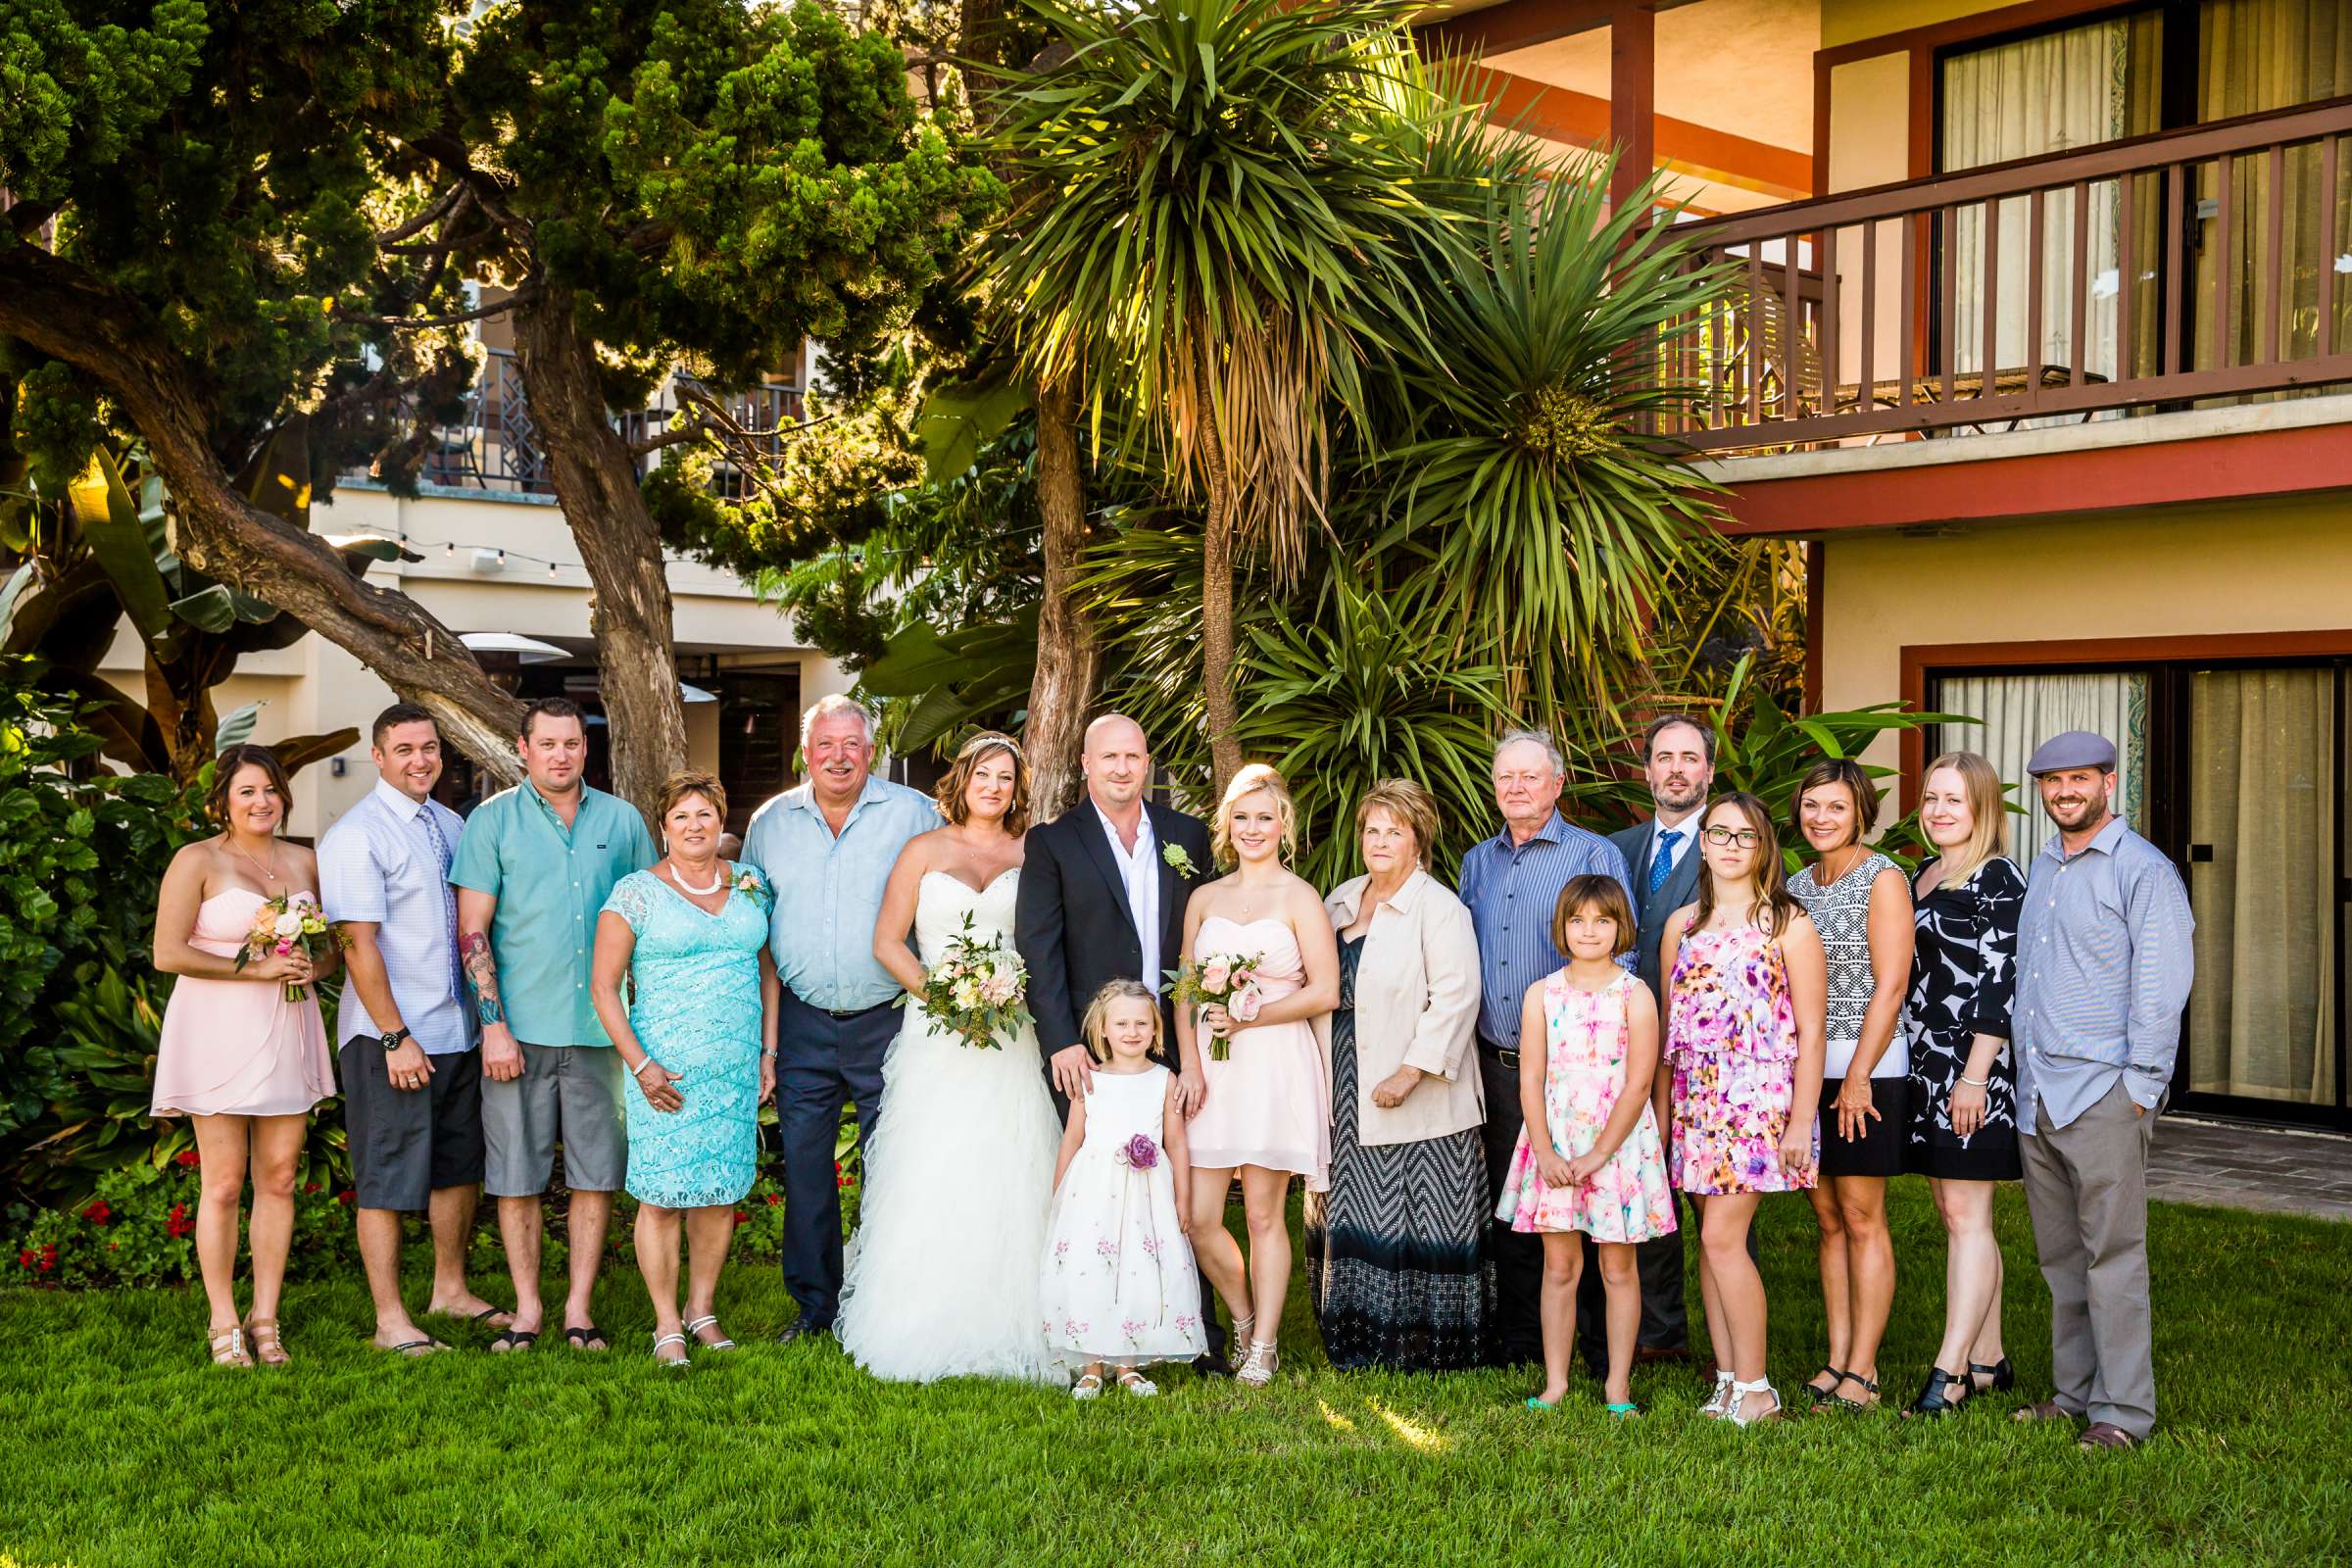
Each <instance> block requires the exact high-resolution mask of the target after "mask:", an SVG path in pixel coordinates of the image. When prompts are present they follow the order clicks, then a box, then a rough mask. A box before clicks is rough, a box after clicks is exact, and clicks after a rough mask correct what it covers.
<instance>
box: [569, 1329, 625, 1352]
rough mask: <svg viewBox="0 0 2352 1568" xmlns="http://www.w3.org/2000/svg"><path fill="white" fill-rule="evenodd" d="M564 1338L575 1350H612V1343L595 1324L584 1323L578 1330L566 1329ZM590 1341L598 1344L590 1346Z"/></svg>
mask: <svg viewBox="0 0 2352 1568" xmlns="http://www.w3.org/2000/svg"><path fill="white" fill-rule="evenodd" d="M564 1338H565V1339H566V1340H569V1341H570V1342H571V1348H573V1349H575V1350H610V1349H611V1348H613V1342H612V1341H610V1340H608V1339H606V1338H605V1331H604V1330H603V1329H600V1328H598V1327H597V1326H596V1325H595V1324H593V1323H584V1324H582V1325H581V1326H580V1327H578V1328H569V1329H565V1330H564ZM590 1340H594V1341H595V1342H596V1343H595V1344H594V1345H590V1344H589V1343H588V1342H589V1341H590Z"/></svg>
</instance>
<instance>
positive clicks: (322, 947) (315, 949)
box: [237, 893, 343, 1002]
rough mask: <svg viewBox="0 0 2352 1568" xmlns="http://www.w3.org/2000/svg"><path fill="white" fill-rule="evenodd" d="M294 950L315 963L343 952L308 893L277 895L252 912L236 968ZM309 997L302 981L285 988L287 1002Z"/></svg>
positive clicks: (339, 939) (337, 933) (336, 934)
mask: <svg viewBox="0 0 2352 1568" xmlns="http://www.w3.org/2000/svg"><path fill="white" fill-rule="evenodd" d="M298 950H299V951H300V952H301V954H302V955H303V956H305V957H307V958H309V959H310V960H311V962H312V963H313V964H316V963H317V962H318V961H319V955H320V954H322V953H340V952H342V951H343V933H342V932H340V931H337V930H335V929H334V928H333V927H332V926H330V925H328V924H327V923H326V911H325V910H324V909H321V908H320V907H319V901H318V900H317V899H315V898H313V897H311V896H310V895H309V894H308V893H281V894H279V895H278V896H277V897H276V898H274V899H271V900H270V902H269V903H267V904H265V905H263V906H262V907H260V908H258V909H256V910H254V911H253V929H252V930H250V931H248V932H246V933H245V946H244V947H242V948H240V949H238V950H237V967H238V968H240V969H242V968H244V967H245V965H247V964H248V963H251V962H254V961H255V960H257V959H261V958H267V957H269V956H271V955H272V954H274V955H276V956H278V957H281V958H282V957H286V956H290V955H291V954H293V953H295V952H296V951H298ZM310 994H311V988H310V987H309V986H308V985H306V984H305V983H303V982H302V981H299V980H296V981H291V982H289V983H288V984H287V986H286V1000H287V1001H288V1002H300V1001H302V1000H304V999H305V998H307V997H308V996H310Z"/></svg>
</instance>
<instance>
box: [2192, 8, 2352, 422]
mask: <svg viewBox="0 0 2352 1568" xmlns="http://www.w3.org/2000/svg"><path fill="white" fill-rule="evenodd" d="M2197 21H2198V29H2197V30H2198V38H2197V106H2196V107H2197V123H2199V124H2205V123H2211V122H2213V121H2217V120H2234V119H2236V118H2237V117H2238V116H2240V115H2260V114H2269V113H2272V112H2274V111H2276V110H2281V109H2292V108H2294V107H2295V106H2296V105H2298V104H2307V103H2316V102H2318V101H2320V100H2322V99H2326V98H2334V97H2339V96H2342V95H2344V94H2346V93H2352V0H2204V4H2203V5H2202V6H2201V7H2200V8H2199V10H2198V18H2197ZM2348 152H2352V148H2346V147H2342V146H2339V147H2338V148H2337V158H2338V165H2337V171H2336V185H2337V191H2336V196H2337V205H2336V221H2335V231H2334V232H2333V233H2330V234H2322V233H2321V232H2320V231H2319V229H2320V207H2321V190H2320V149H2319V148H2318V147H2317V146H2316V145H2314V146H2307V147H2296V148H2291V149H2289V150H2288V152H2287V153H2286V155H2285V158H2284V160H2283V168H2282V170H2281V179H2282V180H2283V182H2284V184H2285V187H2286V188H2285V192H2284V200H2283V203H2282V206H2281V208H2280V216H2281V218H2282V222H2281V225H2280V234H2279V251H2280V252H2282V253H2283V254H2284V257H2285V260H2286V268H2287V275H2286V291H2285V298H2284V299H2283V300H2282V301H2281V305H2280V312H2279V314H2280V317H2281V319H2282V320H2283V322H2284V325H2285V331H2284V334H2283V335H2284V336H2285V338H2286V340H2287V346H2286V351H2285V357H2286V358H2288V359H2295V358H2300V357H2304V356H2308V355H2311V354H2315V353H2317V352H2318V347H2319V322H2320V317H2319V310H2320V272H2321V270H2322V269H2332V270H2335V271H2336V272H2337V274H2338V277H2337V283H2336V290H2335V293H2336V300H2335V309H2336V322H2335V337H2336V341H2337V342H2338V343H2342V342H2345V341H2347V339H2346V337H2345V335H2344V334H2345V331H2346V328H2347V326H2352V275H2346V274H2352V158H2347V157H2346V156H2345V154H2346V153H2348ZM2229 180H2230V185H2231V194H2230V203H2229V205H2230V212H2229V232H2228V233H2227V234H2225V233H2223V232H2221V225H2222V215H2221V213H2220V211H2219V207H2218V203H2219V199H2220V194H2221V186H2220V172H2219V170H2218V167H2217V166H2214V165H2207V166H2205V167H2204V168H2203V169H2201V170H2200V171H2199V172H2198V183H2197V194H2198V197H2199V199H2200V200H2201V201H2202V202H2204V203H2206V204H2208V205H2207V206H2206V207H2204V208H2203V209H2201V212H2202V221H2201V222H2200V223H2199V225H2198V236H2197V261H2196V279H2197V291H2196V298H2197V300H2198V302H2199V310H2198V322H2197V335H2196V345H2195V353H2196V364H2197V368H2199V369H2206V368H2214V367H2217V366H2219V365H2220V364H2221V363H2222V355H2221V353H2220V346H2219V345H2218V344H2217V343H2216V342H2215V340H2214V333H2215V329H2216V327H2217V326H2218V324H2219V319H2218V317H2217V316H2216V314H2215V313H2214V311H2213V310H2212V308H2211V306H2210V305H2208V304H2206V303H2205V302H2207V301H2210V300H2211V299H2212V298H2213V297H2214V296H2213V289H2214V273H2215V271H2216V270H2217V269H2226V270H2227V275H2228V277H2229V283H2230V290H2231V297H2232V300H2233V302H2234V303H2233V305H2232V307H2231V310H2230V319H2229V340H2230V341H2229V348H2230V351H2231V352H2230V363H2232V364H2236V365H2245V364H2249V363H2252V362H2253V361H2255V360H2257V359H2259V358H2260V357H2261V355H2260V343H2259V337H2260V333H2261V330H2262V321H2261V312H2260V311H2259V310H2257V309H2255V308H2254V305H2255V302H2256V301H2257V300H2259V299H2260V298H2261V297H2262V295H2261V294H2260V293H2259V292H2258V291H2257V287H2256V281H2257V279H2264V280H2267V279H2269V278H2271V277H2273V276H2274V275H2275V273H2274V269H2275V268H2276V267H2277V265H2278V259H2277V257H2275V256H2274V255H2273V253H2272V251H2271V247H2270V230H2269V223H2268V221H2267V220H2266V219H2265V218H2264V216H2263V215H2264V214H2266V213H2267V212H2268V211H2269V204H2270V199H2271V189H2270V185H2271V174H2270V164H2269V161H2268V160H2267V159H2264V158H2254V157H2246V158H2239V159H2236V160H2234V161H2233V167H2232V168H2231V170H2230V172H2229ZM2264 286H2265V287H2266V288H2267V286H2268V284H2267V282H2266V283H2265V285H2264ZM2315 390H2316V389H2315ZM2281 395H2285V394H2281Z"/></svg>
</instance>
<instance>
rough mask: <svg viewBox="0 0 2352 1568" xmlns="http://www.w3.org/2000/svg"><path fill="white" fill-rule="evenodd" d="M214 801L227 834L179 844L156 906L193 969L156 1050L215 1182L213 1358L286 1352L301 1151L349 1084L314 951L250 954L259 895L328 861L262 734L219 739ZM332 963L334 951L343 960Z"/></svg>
mask: <svg viewBox="0 0 2352 1568" xmlns="http://www.w3.org/2000/svg"><path fill="white" fill-rule="evenodd" d="M214 778H215V782H214V785H213V792H212V795H211V797H210V798H209V799H208V800H207V802H206V806H207V809H209V810H210V812H211V814H212V817H213V820H214V821H216V822H219V823H220V824H221V832H220V834H219V835H218V836H216V837H214V838H210V839H205V840H202V841H200V842H198V843H195V844H190V845H188V846H186V847H185V848H183V849H182V850H181V851H180V852H179V853H178V854H177V855H176V856H174V857H173V858H172V865H171V868H170V869H169V870H167V871H166V872H165V873H164V885H163V891H162V894H161V896H160V897H159V899H158V901H157V906H156V916H155V966H156V967H157V968H158V969H160V970H163V971H164V972H165V973H167V974H173V975H177V976H178V977H179V979H178V982H177V983H176V984H175V985H173V986H172V1000H171V1002H170V1003H169V1004H168V1005H166V1007H165V1009H164V1026H163V1038H162V1041H161V1043H160V1044H159V1045H158V1047H157V1050H156V1062H155V1100H154V1106H153V1114H155V1115H156V1116H159V1117H161V1116H186V1117H188V1118H189V1119H190V1120H191V1122H192V1123H193V1124H194V1126H195V1130H196V1150H197V1154H198V1157H199V1158H200V1159H201V1161H202V1171H203V1190H202V1194H201V1196H200V1198H199V1199H198V1201H197V1205H196V1259H197V1264H198V1266H199V1268H200V1269H201V1270H202V1272H203V1275H204V1294H205V1299H206V1300H207V1301H208V1302H209V1303H210V1304H211V1308H212V1324H211V1330H210V1342H211V1348H212V1356H213V1360H214V1362H215V1363H216V1364H218V1365H221V1366H251V1365H253V1363H254V1359H255V1357H257V1356H258V1357H259V1358H260V1359H261V1360H262V1361H263V1362H264V1363H265V1364H267V1365H270V1366H281V1365H283V1364H284V1363H285V1362H286V1360H287V1359H288V1357H287V1355H286V1350H285V1347H284V1345H283V1343H282V1342H281V1339H280V1336H279V1331H278V1318H277V1302H278V1288H279V1286H280V1284H281V1283H282V1282H283V1280H284V1278H285V1272H286V1248H287V1244H288V1243H289V1242H290V1241H291V1239H292V1237H293V1233H294V1167H295V1163H296V1161H297V1159H298V1158H299V1157H300V1155H301V1153H302V1145H303V1138H304V1135H305V1132H306V1130H307V1120H308V1117H309V1115H310V1111H311V1107H312V1106H314V1105H316V1104H318V1103H319V1102H320V1101H321V1100H325V1099H327V1098H328V1097H329V1096H331V1095H333V1094H334V1092H335V1075H334V1055H333V1053H332V1052H331V1051H330V1049H329V1048H328V1046H327V1043H326V1029H325V1026H324V1024H323V1023H322V1022H321V1021H320V1019H319V1002H318V998H317V997H316V996H315V995H314V996H309V997H305V998H304V999H303V1000H301V1001H299V1002H289V1001H287V1000H286V988H287V987H288V986H289V985H293V984H297V983H302V984H308V983H309V982H311V981H313V980H316V979H317V978H319V975H318V973H317V972H315V971H314V970H313V968H312V965H311V962H310V960H309V959H307V958H305V957H304V956H302V955H301V953H299V952H296V953H295V954H293V955H291V956H286V957H278V956H274V955H273V956H269V957H266V958H262V959H259V960H257V961H255V962H252V963H248V964H246V965H245V967H244V968H243V969H239V968H238V967H237V964H236V959H237V952H238V950H239V948H241V947H242V946H243V944H244V940H245V934H246V932H247V931H249V930H251V929H252V926H253V918H254V915H255V913H256V912H257V911H259V910H260V908H261V907H262V906H263V905H264V904H266V903H268V902H269V901H270V900H271V899H274V898H277V897H279V896H280V895H283V894H292V893H308V894H309V895H310V896H311V897H312V898H313V899H317V898H318V896H319V862H318V859H317V858H316V857H315V856H313V855H312V853H311V852H310V851H309V850H307V849H304V848H303V847H302V846H301V845H299V844H288V843H286V842H284V841H283V840H281V839H279V838H278V837H277V830H278V828H279V827H280V826H281V825H282V824H283V823H284V821H285V818H286V812H287V810H288V809H289V808H290V807H291V806H292V805H293V794H292V791H291V790H289V789H288V787H287V784H286V774H285V769H284V768H283V767H281V766H280V765H279V763H278V760H277V758H276V757H275V756H274V755H273V754H272V753H271V752H270V750H269V749H268V748H267V747H262V746H232V747H230V748H229V749H228V750H227V751H225V752H223V753H221V757H220V760H219V761H218V763H217V765H216V769H215V774H214ZM330 966H331V965H330ZM248 1167H250V1168H251V1171H252V1174H253V1224H252V1228H251V1239H252V1247H253V1313H252V1315H251V1316H250V1317H248V1318H243V1319H240V1318H239V1317H238V1315H237V1300H236V1288H235V1275H236V1258H237V1220H238V1214H237V1207H238V1202H239V1201H240V1200H241V1199H242V1198H243V1197H244V1192H245V1177H246V1172H247V1169H248Z"/></svg>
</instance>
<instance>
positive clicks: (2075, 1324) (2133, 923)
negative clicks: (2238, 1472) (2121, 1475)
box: [2011, 730, 2196, 1448]
mask: <svg viewBox="0 0 2352 1568" xmlns="http://www.w3.org/2000/svg"><path fill="white" fill-rule="evenodd" d="M2026 770H2027V771H2028V772H2029V773H2031V774H2033V775H2034V782H2035V784H2036V785H2037V787H2038V788H2039V790H2040V792H2041V804H2042V808H2043V809H2045V810H2047V811H2048V812H2049V813H2050V820H2052V821H2053V822H2055V823H2057V824H2058V832H2057V835H2056V836H2055V837H2053V838H2052V839H2051V840H2050V842H2049V844H2048V845H2047V846H2046V847H2045V848H2044V849H2043V850H2042V852H2041V854H2040V855H2039V856H2038V857H2036V858H2035V859H2034V871H2033V875H2032V877H2031V878H2030V879H2029V881H2028V884H2027V891H2026V906H2025V908H2024V910H2023V911H2022V913H2021V914H2020V916H2019V920H2018V932H2017V1000H2016V1003H2015V1005H2014V1007H2013V1009H2012V1013H2011V1016H2012V1025H2011V1026H2012V1027H2013V1028H2014V1029H2015V1030H2016V1046H2017V1051H2018V1061H2017V1126H2018V1131H2019V1133H2020V1134H2022V1135H2023V1136H2022V1137H2021V1138H2020V1140H2019V1145H2020V1151H2021V1152H2022V1154H2023V1156H2024V1160H2025V1167H2026V1202H2027V1205H2028V1207H2030V1208H2031V1209H2032V1210H2033V1214H2034V1250H2035V1251H2036V1252H2037V1253H2039V1255H2040V1260H2041V1274H2042V1278H2043V1279H2044V1280H2046V1281H2047V1282H2048V1284H2049V1287H2050V1371H2051V1380H2052V1382H2053V1383H2054V1385H2055V1387H2056V1397H2054V1398H2050V1399H2045V1400H2042V1401H2040V1402H2039V1403H2036V1404H2032V1405H2028V1406H2027V1407H2026V1408H2024V1409H2022V1410H2020V1411H2019V1412H2018V1419H2020V1420H2029V1421H2031V1420H2080V1419H2083V1418H2085V1417H2087V1418H2088V1421H2089V1423H2090V1424H2089V1426H2088V1427H2087V1428H2086V1429H2085V1430H2084V1432H2083V1434H2082V1446H2083V1447H2085V1448H2129V1447H2135V1446H2138V1445H2139V1444H2140V1443H2141V1442H2142V1441H2144V1440H2145V1439H2146V1438H2147V1435H2148V1432H2149V1429H2150V1428H2152V1427H2153V1426H2154V1425H2155V1424H2156V1370H2155V1354H2154V1349H2153V1344H2152V1335H2151V1332H2150V1325H2149V1321H2148V1201H2147V1169H2148V1135H2149V1133H2150V1131H2151V1130H2152V1128H2153V1126H2154V1124H2155V1119H2156V1111H2157V1109H2158V1108H2159V1107H2160V1106H2161V1105H2162V1104H2163V1103H2164V1097H2165V1093H2166V1090H2167V1089H2168V1088H2169V1087H2170V1085H2171V1083H2172V1077H2173V1062H2174V1059H2175V1056H2176V1055H2177V1054H2178V1053H2179V1051H2180V1010H2181V1008H2182V1007H2184V1006H2186V1005H2187V1004H2188V989H2189V982H2190V980H2191V978H2192V976H2193V975H2194V972H2195V967H2196V955H2195V950H2194V948H2193V947H2192V946H2191V942H2190V938H2191V936H2192V935H2193V934H2194V932H2195V928H2196V921H2195V919H2194V917H2193V916H2192V915H2191V913H2190V911H2189V903H2188V892H2187V890H2186V889H2185V888H2183V887H2182V886H2181V884H2180V872H2178V871H2176V870H2175V869H2174V868H2173V863H2172V861H2170V860H2168V859H2166V858H2165V857H2164V852H2163V851H2161V850H2159V849H2157V848H2156V846H2154V845H2153V844H2150V843H2149V842H2148V841H2147V840H2146V839H2143V838H2141V837H2140V836H2139V835H2138V834H2136V833H2134V832H2132V831H2131V829H2130V828H2128V827H2126V826H2125V825H2124V824H2123V822H2122V820H2121V819H2120V818H2118V817H2117V816H2116V815H2115V814H2114V811H2113V809H2111V807H2110V805H2109V797H2110V796H2111V795H2112V794H2113V793H2114V790H2115V745H2114V743H2113V742H2111V741H2109V740H2108V739H2106V738H2105V737H2104V736H2100V735H2093V734H2090V733H2088V732H2086V731H2082V730H2070V731H2069V732H2067V733H2066V734H2064V735H2059V736H2056V737H2054V738H2052V739H2051V740H2049V741H2046V742H2044V743H2043V744H2042V746H2041V748H2040V749H2039V750H2037V751H2036V752H2034V756H2033V758H2032V760H2029V761H2028V762H2027V764H2026Z"/></svg>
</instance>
